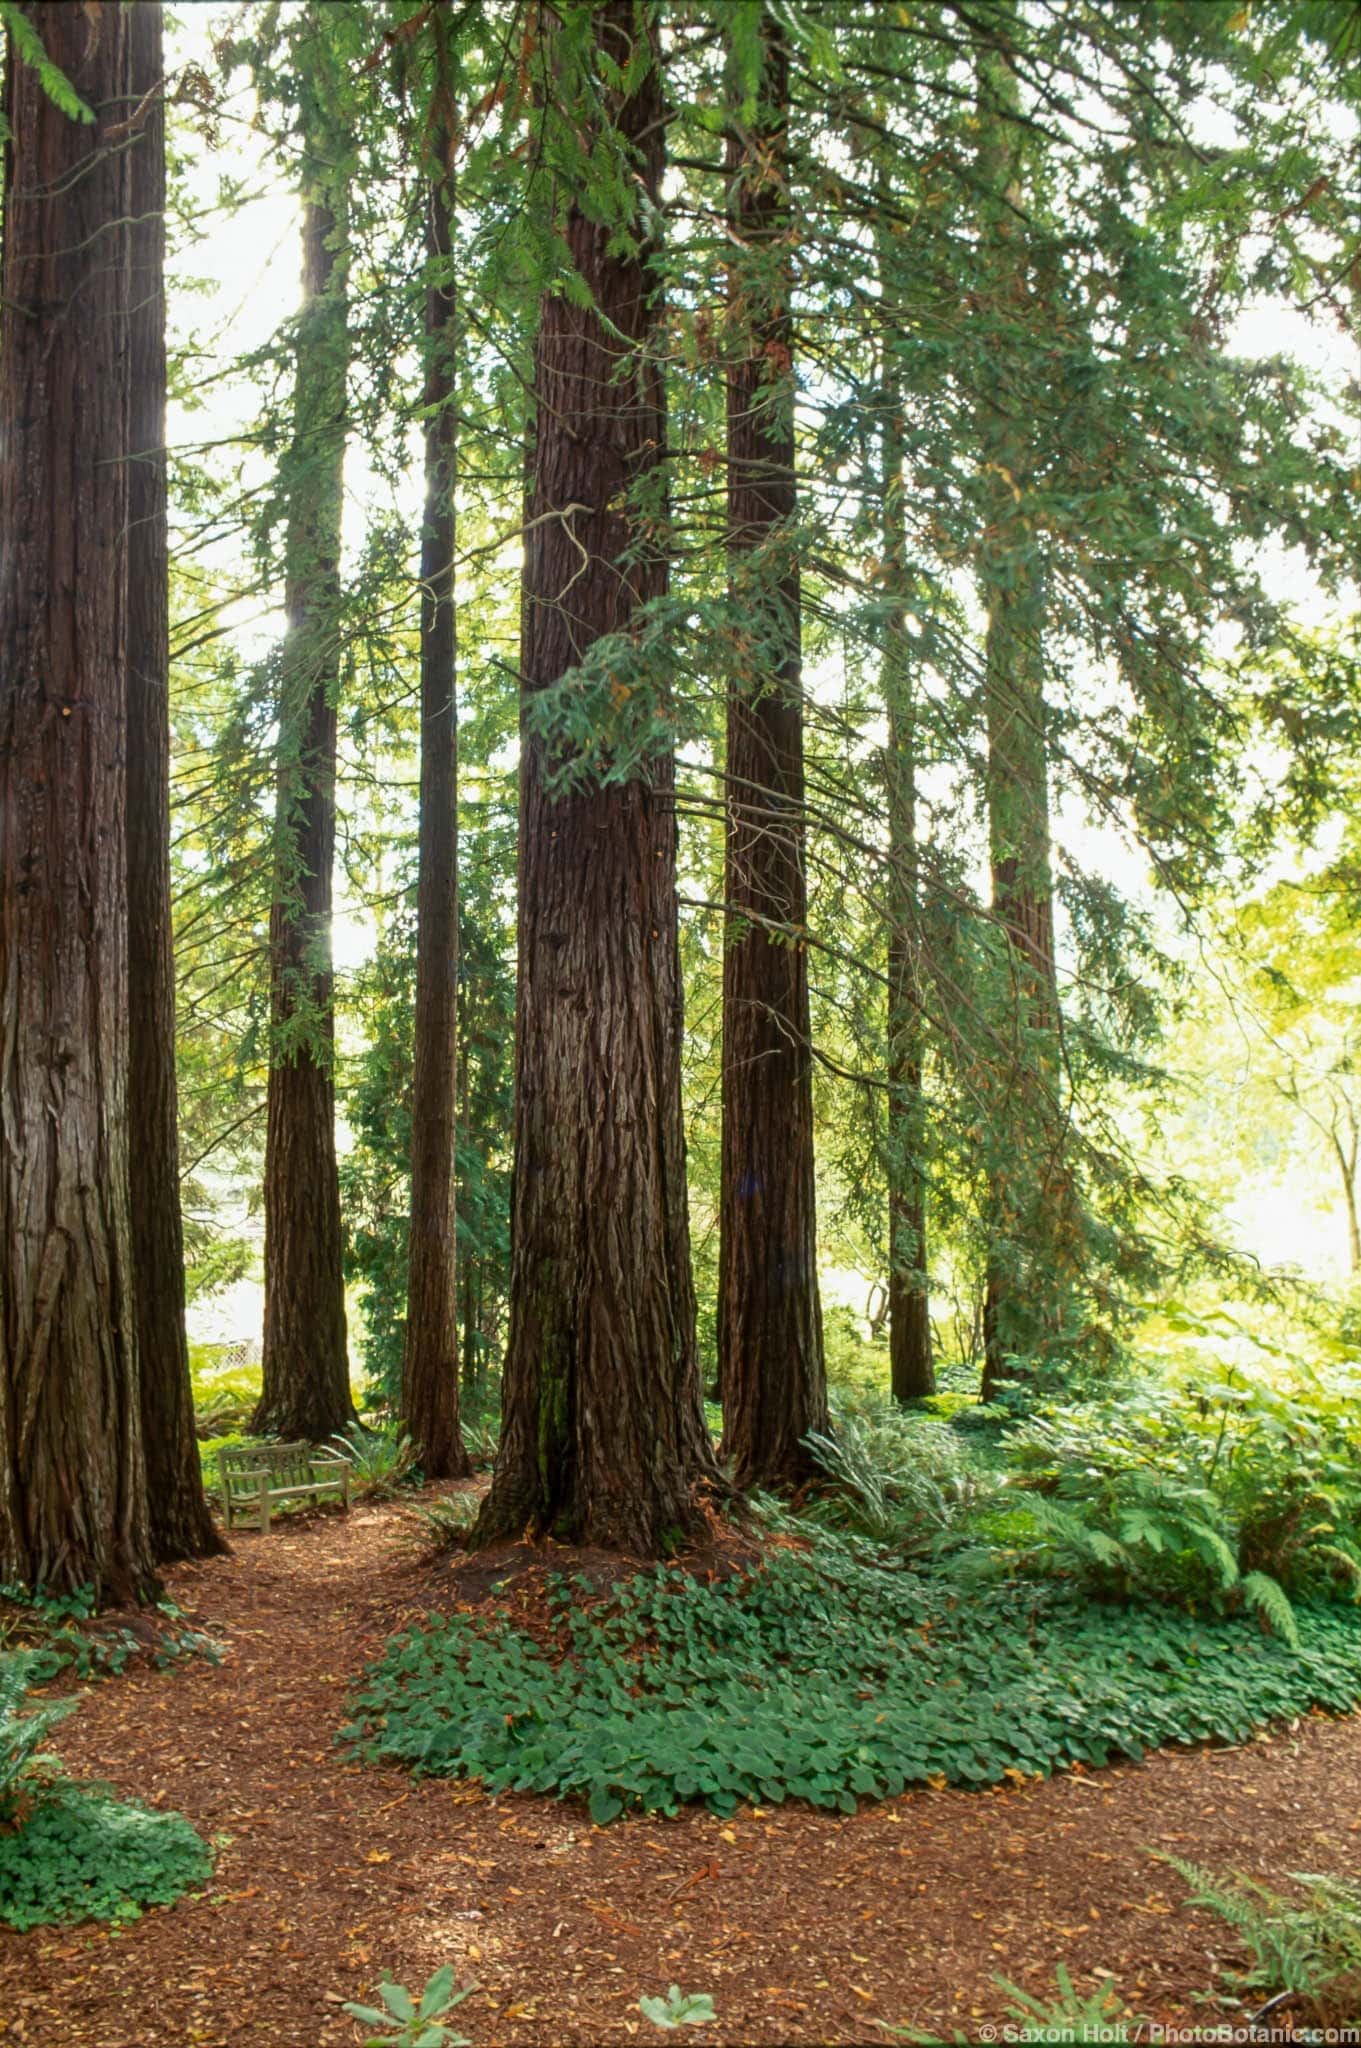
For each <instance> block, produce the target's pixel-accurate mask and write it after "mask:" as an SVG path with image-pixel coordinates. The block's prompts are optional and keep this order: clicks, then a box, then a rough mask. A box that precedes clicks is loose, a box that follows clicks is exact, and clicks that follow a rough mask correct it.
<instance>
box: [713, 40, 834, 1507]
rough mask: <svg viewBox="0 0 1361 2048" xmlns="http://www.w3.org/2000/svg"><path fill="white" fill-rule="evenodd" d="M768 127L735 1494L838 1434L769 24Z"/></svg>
mask: <svg viewBox="0 0 1361 2048" xmlns="http://www.w3.org/2000/svg"><path fill="white" fill-rule="evenodd" d="M763 34H764V37H765V47H764V54H763V62H762V75H761V83H760V95H759V104H758V108H757V114H756V120H755V125H754V127H753V128H752V129H751V130H749V131H748V130H744V129H742V128H739V127H738V126H736V125H734V126H733V128H732V129H731V130H730V133H729V137H728V149H727V163H728V172H729V192H730V201H729V221H730V233H731V237H732V241H733V244H734V258H733V265H732V272H731V278H732V281H731V286H730V314H731V317H732V321H733V325H734V327H735V328H736V329H737V330H738V331H739V332H740V334H741V337H742V346H743V350H744V353H743V355H742V357H741V359H740V360H739V361H738V362H736V363H735V364H733V366H732V367H731V369H730V370H729V373H728V395H727V410H728V548H729V560H730V590H731V595H732V598H733V601H734V607H735V609H736V610H738V612H739V614H745V615H746V616H747V617H748V618H749V619H750V620H751V621H752V624H751V627H750V630H749V632H748V634H747V635H746V639H745V645H744V646H741V647H738V648H736V649H735V651H734V671H733V675H732V678H731V680H730V683H729V689H728V735H727V810H728V821H727V857H726V869H727V878H726V883H725V888H724V898H725V902H726V905H727V914H728V928H727V933H726V937H725V945H724V954H723V1076H722V1085H723V1119H722V1121H723V1131H722V1165H721V1169H720V1182H719V1278H718V1375H719V1385H720V1387H721V1389H722V1397H723V1444H724V1450H725V1452H726V1454H727V1455H728V1456H729V1457H730V1458H731V1460H732V1471H733V1479H734V1483H735V1484H736V1485H738V1486H739V1487H748V1486H766V1487H776V1486H792V1485H795V1484H797V1483H798V1481H799V1480H800V1479H802V1478H804V1477H805V1476H806V1475H808V1474H809V1473H811V1472H812V1471H813V1470H814V1469H815V1461H814V1459H813V1457H812V1454H811V1452H810V1451H809V1450H808V1448H807V1446H806V1444H805V1442H804V1438H805V1437H806V1436H807V1435H808V1433H809V1432H810V1431H811V1430H818V1431H825V1430H826V1429H827V1427H828V1410H827V1378H826V1369H825V1363H824V1358H823V1349H822V1310H821V1304H820V1302H819V1299H818V1267H817V1213H816V1197H815V1188H814V1172H813V1075H812V1052H811V1033H810V1028H809V1014H808V955H807V951H806V938H805V934H806V927H807V921H808V908H807V882H806V877H805V872H804V811H803V796H804V790H803V697H802V677H801V663H800V646H799V641H800V632H799V566H798V559H797V554H796V552H795V546H794V541H793V537H792V533H791V530H790V529H791V528H792V525H793V521H794V518H795V514H796V511H797V503H796V486H795V476H794V376H793V358H792V342H793V323H792V320H791V317H790V308H789V290H790V261H789V259H790V256H791V254H792V251H791V248H790V236H791V227H790V220H789V210H788V202H787V192H786V187H785V180H786V177H787V167H786V161H785V136H786V130H787V126H788V116H789V53H788V49H787V47H786V43H785V38H784V32H783V30H782V29H781V28H780V27H779V26H778V25H777V24H776V23H775V22H773V21H770V20H768V21H767V22H766V24H765V26H764V29H763Z"/></svg>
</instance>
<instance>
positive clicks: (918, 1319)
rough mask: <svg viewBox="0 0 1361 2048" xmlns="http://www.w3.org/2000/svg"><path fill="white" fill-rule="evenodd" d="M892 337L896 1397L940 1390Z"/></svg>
mask: <svg viewBox="0 0 1361 2048" xmlns="http://www.w3.org/2000/svg"><path fill="white" fill-rule="evenodd" d="M895 345H896V343H895V337H894V336H893V335H892V334H886V335H885V339H884V348H885V353H886V360H887V365H888V370H887V375H886V376H885V379H884V566H885V574H886V577H887V581H888V594H889V597H890V599H891V602H892V604H893V611H892V613H891V614H890V616H889V618H888V620H887V621H886V629H885V645H884V659H883V690H884V708H885V711H886V713H887V718H888V748H887V755H886V761H885V771H886V772H885V785H886V792H887V797H888V839H889V845H888V851H889V873H888V1222H889V1278H888V1348H889V1385H890V1389H891V1391H892V1395H893V1398H894V1400H895V1401H899V1402H906V1401H920V1400H922V1399H923V1398H924V1397H925V1396H926V1395H927V1394H933V1393H934V1392H935V1390H936V1374H935V1366H934V1362H933V1359H932V1355H931V1312H930V1291H929V1286H928V1282H927V1277H926V1168H925V1165H924V1162H923V1153H924V1151H925V1146H926V1110H925V1102H924V1099H923V1095H922V1021H921V1019H922V1009H921V996H920V984H921V971H920V960H921V892H920V887H919V878H918V852H917V729H916V726H917V721H916V706H915V702H914V697H913V686H912V659H911V655H910V653H909V651H908V646H907V636H906V619H905V616H904V614H905V611H906V608H907V598H908V559H907V532H906V505H905V499H904V493H905V490H906V487H907V480H906V476H905V473H904V448H903V431H902V388H901V381H900V379H899V378H898V376H897V374H896V372H895V369H894V367H893V360H892V354H893V350H894V348H895Z"/></svg>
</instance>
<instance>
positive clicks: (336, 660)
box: [255, 72, 354, 1442]
mask: <svg viewBox="0 0 1361 2048" xmlns="http://www.w3.org/2000/svg"><path fill="white" fill-rule="evenodd" d="M299 90H300V92H301V94H302V98H303V119H302V137H303V150H304V185H303V208H302V259H303V261H302V309H301V314H300V318H299V322H298V332H297V371H296V389H295V398H294V435H293V445H292V448H291V450H290V453H289V457H288V467H287V471H286V477H285V488H286V495H287V505H288V516H287V531H286V535H285V543H284V550H285V560H284V584H285V591H284V602H285V609H286V613H287V622H288V623H287V630H286V633H285V637H284V643H283V647H282V649H281V653H280V664H279V667H280V673H279V717H278V727H279V738H278V768H277V782H276V807H275V855H274V860H275V872H274V893H273V901H272V905H271V911H270V932H269V944H270V1063H269V1100H268V1110H267V1118H268V1121H267V1126H266V1139H265V1326H264V1356H263V1387H262V1392H261V1398H260V1405H259V1407H258V1409H257V1410H256V1415H255V1427H256V1428H257V1429H260V1430H268V1431H271V1432H273V1433H274V1434H276V1435H279V1436H283V1437H289V1438H299V1439H301V1438H307V1439H310V1440H311V1441H313V1442H316V1441H319V1440H320V1439H321V1438H323V1437H326V1436H329V1435H331V1434H332V1433H333V1432H335V1431H337V1430H341V1429H344V1428H345V1427H346V1425H347V1424H348V1423H349V1422H351V1421H352V1420H353V1417H354V1407H353V1403H352V1401H351V1399H350V1376H349V1359H348V1350H347V1344H346V1331H345V1281H344V1272H343V1267H342V1242H341V1228H340V1186H339V1180H338V1177H337V1172H336V1140H335V1074H334V1053H335V1011H334V1001H333V990H332V973H331V903H332V873H331V870H332V863H333V858H334V852H335V818H336V812H335V778H336V700H337V697H338V694H339V688H340V634H341V581H340V521H341V503H342V472H343V468H344V460H345V387H346V374H347V370H348V367H349V337H348V321H347V269H346V257H345V228H346V218H345V215H346V204H345V202H346V193H345V188H344V184H343V181H342V180H341V179H340V178H339V177H338V176H337V171H336V158H337V140H338V139H337V137H336V136H335V134H334V133H333V132H332V129H331V126H330V124H329V122H328V121H327V119H326V117H325V110H324V109H323V108H322V107H321V106H320V104H319V98H318V96H319V94H321V93H324V92H325V90H326V80H325V78H324V76H321V75H317V76H314V75H312V74H311V73H309V72H303V73H302V75H301V76H300V78H299Z"/></svg>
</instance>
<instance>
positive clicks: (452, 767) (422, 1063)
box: [402, 75, 469, 1479]
mask: <svg viewBox="0 0 1361 2048" xmlns="http://www.w3.org/2000/svg"><path fill="white" fill-rule="evenodd" d="M439 85H440V89H441V105H440V107H439V110H438V113H437V118H436V123H435V133H436V140H435V143H434V148H433V156H434V159H435V161H434V163H433V166H432V171H431V178H430V191H429V195H428V200H427V206H428V212H427V226H426V256H427V260H428V261H429V263H430V265H431V276H430V281H429V283H428V285H427V287H426V309H425V342H426V350H427V355H426V368H425V393H424V397H425V407H426V425H425V486H426V496H425V525H424V528H423V532H422V537H421V797H420V826H419V862H420V869H419V877H418V881H417V890H416V1019H415V1071H414V1076H413V1081H412V1096H411V1229H410V1239H409V1259H408V1277H407V1309H406V1340H405V1348H404V1351H403V1357H402V1420H403V1422H404V1424H405V1426H406V1429H407V1431H408V1433H409V1435H410V1437H411V1440H412V1442H413V1443H414V1444H415V1445H416V1446H417V1448H418V1450H419V1452H420V1460H421V1468H422V1470H423V1471H424V1473H425V1476H426V1478H427V1479H453V1478H458V1477H461V1476H462V1475H463V1474H464V1473H466V1472H467V1471H468V1470H469V1463H468V1454H467V1452H466V1451H465V1449H464V1447H463V1438H462V1434H461V1432H460V1429H459V1322H458V1296H457V1291H456V1280H455V1266H456V1261H455V1222H454V1139H455V1103H456V1094H455V1090H456V1086H457V1068H458V1038H457V1000H458V718H457V707H456V700H455V659H456V620H455V615H454V539H455V532H454V518H455V515H454V465H455V459H456V453H457V427H456V422H455V415H454V379H455V361H454V288H453V282H452V278H451V276H450V270H449V266H450V261H451V256H450V232H449V228H450V221H449V204H450V192H449V183H448V180H449V171H448V153H449V146H450V137H449V130H448V126H447V121H446V118H445V109H444V106H443V104H442V94H443V90H444V80H443V77H442V75H441V78H440V81H439Z"/></svg>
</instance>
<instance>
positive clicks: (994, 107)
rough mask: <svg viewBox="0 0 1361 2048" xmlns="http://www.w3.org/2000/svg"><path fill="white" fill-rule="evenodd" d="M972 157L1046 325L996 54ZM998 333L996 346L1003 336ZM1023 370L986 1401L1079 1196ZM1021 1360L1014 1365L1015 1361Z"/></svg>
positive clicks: (1017, 281)
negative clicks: (1069, 1151) (1066, 1059)
mask: <svg viewBox="0 0 1361 2048" xmlns="http://www.w3.org/2000/svg"><path fill="white" fill-rule="evenodd" d="M980 84H981V86H982V101H983V105H982V108H981V121H982V128H981V135H982V140H981V143H980V150H979V170H980V180H979V182H980V190H981V192H982V195H983V204H984V209H985V213H984V233H985V237H986V245H985V251H984V272H985V277H986V282H987V287H988V290H989V292H990V295H991V296H992V298H993V302H994V308H995V311H996V313H997V315H998V316H999V317H1000V316H1005V317H1006V318H1007V319H1008V320H1010V321H1013V322H1023V321H1024V320H1026V319H1028V318H1030V317H1034V318H1036V319H1037V320H1038V319H1039V318H1041V317H1042V309H1041V307H1040V306H1039V305H1038V303H1037V302H1036V300H1035V295H1034V293H1033V290H1032V283H1031V278H1030V275H1029V269H1028V264H1027V253H1026V249H1025V245H1024V240H1023V234H1022V222H1023V210H1022V209H1023V199H1024V194H1023V192H1022V190H1021V186H1020V181H1019V176H1018V173H1017V169H1016V164H1015V151H1016V142H1015V139H1014V138H1015V136H1016V135H1017V133H1018V132H1019V131H1018V130H1017V128H1016V127H1015V125H1014V124H1013V123H1011V122H1009V121H1008V120H1007V118H1006V115H1007V112H1008V110H1010V109H1012V108H1014V106H1015V102H1016V85H1015V79H1014V76H1013V73H1012V71H1011V67H1010V65H1009V63H1008V62H1007V60H1006V58H1005V57H1004V56H1003V55H1002V54H1000V53H989V54H987V55H985V56H984V57H983V58H982V59H981V61H980ZM1003 338H1004V337H1003ZM1023 363H1024V358H1023V356H1022V371H1021V372H1020V373H1018V371H1017V367H1016V365H1015V364H1012V365H1011V366H1010V368H1009V367H1008V364H1007V362H1006V360H1005V352H1004V351H1003V350H1002V348H1001V346H1000V343H999V349H998V358H997V360H996V361H995V363H994V365H993V369H992V374H991V377H990V379H989V383H988V387H987V388H986V389H985V391H984V393H983V396H982V403H981V406H980V411H979V445H980V450H981V453H982V458H983V465H984V472H985V475H986V477H987V478H988V479H989V489H988V491H987V492H986V493H985V506H986V526H985V530H984V534H983V539H982V545H981V548H980V551H979V566H978V580H979V589H980V594H981V596H982V599H983V604H984V607H985V609H986V612H987V621H988V624H987V642H986V648H985V657H984V663H985V666H984V712H985V719H986V725H987V742H988V768H987V803H988V836H989V847H990V855H991V864H992V909H993V916H994V918H995V920H996V923H997V926H998V928H999V931H1000V933H1001V934H1002V935H1003V937H1004V939H1005V942H1006V965H1005V974H1006V986H1005V987H1004V988H1003V990H1002V992H1001V999H1000V1001H999V1004H998V1008H997V1017H996V1027H997V1031H998V1038H999V1042H998V1044H997V1047H996V1049H995V1054H994V1058H995V1063H996V1068H997V1091H996V1092H997V1099H996V1105H995V1110H994V1118H993V1129H992V1132H991V1136H990V1149H991V1154H992V1163H991V1166H990V1170H989V1207H988V1257H987V1278H986V1295H985V1300H984V1312H983V1334H984V1368H983V1398H984V1399H985V1400H987V1399H989V1398H990V1396H991V1395H992V1394H993V1393H994V1392H995V1390H996V1385H997V1381H998V1380H999V1379H1002V1378H1007V1377H1013V1378H1014V1377H1017V1376H1018V1375H1021V1374H1024V1372H1025V1369H1026V1368H1025V1364H1024V1361H1027V1360H1033V1359H1035V1358H1038V1357H1040V1356H1042V1355H1043V1354H1044V1352H1045V1351H1046V1349H1047V1348H1049V1347H1050V1346H1052V1345H1053V1343H1054V1342H1055V1341H1056V1340H1057V1339H1058V1338H1059V1337H1060V1336H1061V1333H1062V1329H1063V1324H1064V1311H1065V1302H1066V1299H1067V1297H1068V1294H1069V1285H1068V1277H1069V1276H1070V1275H1071V1273H1072V1271H1073V1269H1074V1266H1075V1262H1076V1260H1077V1257H1078V1254H1079V1237H1080V1230H1079V1225H1078V1218H1077V1212H1076V1202H1075V1198H1074V1192H1073V1187H1072V1182H1071V1177H1070V1174H1069V1171H1068V1167H1067V1162H1066V1158H1065V1144H1064V1140H1065V1110H1064V1105H1063V1102H1062V1065H1061V1056H1060V1025H1061V1016H1060V1009H1059V993H1058V976H1057V971H1056V963H1055V957H1054V884H1053V870H1052V861H1051V835H1050V818H1049V759H1048V742H1047V737H1046V708H1045V691H1044V610H1045V570H1044V563H1043V560H1042V558H1041V556H1040V554H1039V552H1038V549H1037V546H1036V542H1035V538H1034V534H1033V532H1032V530H1031V529H1030V527H1029V526H1028V524H1027V523H1026V519H1025V516H1024V515H1025V505H1024V495H1025V489H1026V484H1027V481H1028V478H1029V476H1030V474H1031V471H1032V467H1033V464H1032V460H1031V452H1030V447H1029V437H1028V432H1027V427H1026V413H1025V398H1024V374H1023ZM1014 1358H1015V1359H1020V1360H1021V1361H1023V1363H1022V1364H1020V1365H1019V1366H1018V1365H1016V1364H1013V1363H1012V1360H1013V1359H1014Z"/></svg>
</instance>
